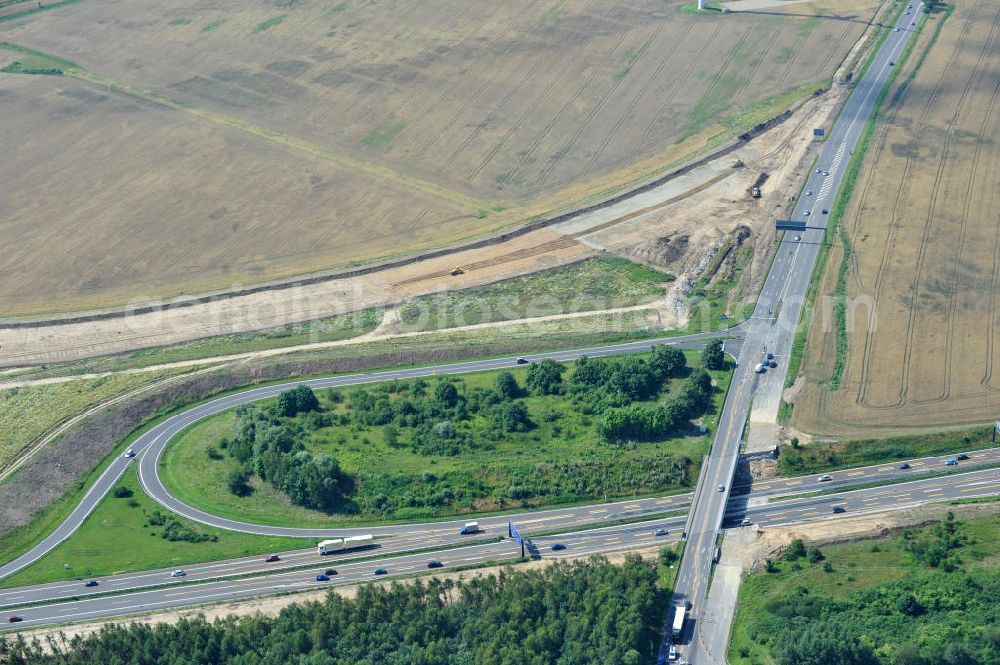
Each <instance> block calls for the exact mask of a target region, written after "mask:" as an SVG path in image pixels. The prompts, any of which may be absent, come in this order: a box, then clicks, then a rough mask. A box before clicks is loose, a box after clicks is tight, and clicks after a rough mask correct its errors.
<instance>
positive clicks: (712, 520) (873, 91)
mask: <svg viewBox="0 0 1000 665" xmlns="http://www.w3.org/2000/svg"><path fill="white" fill-rule="evenodd" d="M737 16H738V15H737ZM910 21H911V18H910V17H909V16H902V15H901V16H900V18H899V19H898V21H897V22H896V25H897V26H898V27H900V28H901V30H900V31H899V32H894V31H890V32H889V33H888V37H887V38H886V40H885V42H884V43H883V44H882V46H881V48H880V49H879V50H878V52H877V53H876V54H875V56H874V58H873V60H872V63H871V66H870V67H869V68H868V70H867V71H866V72H865V75H864V76H863V77H862V78H861V79H860V80H859V81H858V82H857V86H856V87H855V89H854V91H853V92H852V93H851V96H850V97H849V98H848V100H847V103H846V104H845V105H844V108H843V110H842V111H841V114H840V116H839V117H838V118H837V120H836V122H835V124H834V126H833V127H832V128H831V130H830V132H829V134H828V138H827V140H826V143H825V144H824V146H823V148H822V149H821V151H820V155H819V158H818V160H817V162H816V166H815V169H814V171H813V172H812V173H810V174H809V177H808V178H807V180H806V183H805V186H804V187H803V191H802V195H801V196H800V197H799V200H798V201H797V203H796V205H795V207H794V209H793V210H792V212H791V216H790V218H791V219H794V220H800V221H801V220H805V221H807V222H809V223H810V224H814V225H815V226H816V228H809V229H807V230H805V231H803V232H801V233H795V232H786V233H785V235H784V238H783V240H782V242H781V245H780V246H779V247H778V250H777V255H776V257H775V259H774V262H773V263H772V265H771V269H770V272H769V273H768V276H767V279H766V280H765V282H764V286H763V288H762V290H761V294H760V297H759V299H758V300H757V306H756V308H755V310H754V314H753V316H752V317H751V319H750V321H749V325H748V326H747V327H746V329H745V332H744V342H743V347H742V351H741V354H740V362H739V364H738V367H737V368H736V373H735V374H734V376H733V380H732V383H731V385H730V390H729V395H728V397H727V400H726V404H725V406H724V408H723V413H722V416H721V418H720V421H719V428H718V431H717V433H716V437H715V441H714V443H713V446H712V451H711V454H710V456H709V458H708V461H707V463H706V465H705V468H704V471H703V474H702V481H701V482H700V483H699V486H698V488H697V489H696V490H695V503H694V507H693V509H692V514H691V518H690V522H689V530H690V533H689V534H688V543H687V546H686V547H685V550H684V557H683V559H682V561H681V568H680V571H679V573H678V577H677V583H676V585H675V589H674V603H675V604H680V603H685V602H687V603H690V604H691V613H690V617H691V618H692V619H693V622H692V624H693V626H694V629H693V631H689V633H688V634H689V635H691V638H690V640H689V644H687V645H685V646H684V648H683V655H684V658H685V660H687V661H688V662H690V663H693V664H694V665H708V664H709V663H721V662H723V658H724V654H722V653H716V654H710V653H709V652H707V651H706V650H705V649H704V648H703V642H702V640H701V639H700V638H699V634H698V626H699V623H700V622H699V620H698V618H699V615H700V614H701V612H702V611H703V609H704V608H703V607H702V602H703V599H704V598H705V596H706V594H707V591H708V582H709V579H710V573H711V567H712V555H713V553H714V550H715V545H716V539H717V536H718V533H719V529H720V527H721V525H722V520H723V516H724V513H725V509H726V504H727V501H728V499H729V485H730V483H731V482H732V478H733V475H734V471H735V469H736V462H737V459H738V457H739V450H740V444H741V440H742V434H743V429H744V424H745V423H746V422H747V420H748V418H749V417H750V408H751V404H753V405H754V408H755V410H757V409H765V410H769V411H773V414H774V415H775V416H776V415H777V404H778V402H779V400H780V396H781V390H782V388H783V386H784V381H785V375H786V372H787V363H786V362H784V361H785V360H786V359H787V358H788V356H789V354H790V353H791V349H792V338H793V335H794V333H795V327H796V325H797V323H798V320H799V316H800V313H801V310H802V305H803V303H804V300H805V294H806V290H807V289H808V286H809V279H810V276H811V275H812V271H813V267H814V265H815V263H816V258H817V256H818V255H819V252H820V247H821V245H822V243H823V242H824V240H825V234H826V231H825V228H824V227H825V225H826V222H827V215H826V214H824V213H823V210H824V209H826V210H829V209H830V208H831V207H832V202H833V199H834V197H835V196H836V194H837V192H838V190H839V189H840V186H841V181H842V179H843V174H844V172H845V170H846V166H847V164H848V162H849V160H850V155H851V153H852V152H853V150H854V147H855V146H856V145H857V142H858V139H859V138H860V136H861V133H862V129H863V128H864V125H865V123H866V122H867V120H868V118H869V117H870V116H871V114H872V112H873V111H874V109H875V102H876V100H877V98H878V96H879V92H880V91H881V90H882V89H883V87H884V86H885V83H886V81H887V79H888V77H889V75H890V73H891V71H892V67H893V65H892V63H893V62H894V61H895V60H896V58H898V57H899V55H900V53H901V52H902V50H903V47H904V45H905V44H906V42H907V41H908V40H909V38H910V37H911V36H912V32H911V31H910V30H908V29H907V28H908V26H909V24H910ZM817 171H818V172H817ZM807 192H811V193H809V194H807ZM796 235H798V236H801V239H800V240H798V241H796V240H795V237H796ZM764 352H770V353H772V354H773V355H774V356H775V359H776V360H777V361H778V367H777V368H776V369H771V370H769V371H767V372H766V373H764V374H758V373H756V372H755V371H754V366H755V365H756V364H757V363H758V362H760V360H761V359H762V357H763V355H762V354H763V353H764ZM751 427H752V425H751ZM667 637H669V636H667ZM666 649H667V641H666V640H665V642H664V647H663V650H662V651H661V656H662V655H663V654H664V653H665V651H666ZM713 655H714V656H715V657H713Z"/></svg>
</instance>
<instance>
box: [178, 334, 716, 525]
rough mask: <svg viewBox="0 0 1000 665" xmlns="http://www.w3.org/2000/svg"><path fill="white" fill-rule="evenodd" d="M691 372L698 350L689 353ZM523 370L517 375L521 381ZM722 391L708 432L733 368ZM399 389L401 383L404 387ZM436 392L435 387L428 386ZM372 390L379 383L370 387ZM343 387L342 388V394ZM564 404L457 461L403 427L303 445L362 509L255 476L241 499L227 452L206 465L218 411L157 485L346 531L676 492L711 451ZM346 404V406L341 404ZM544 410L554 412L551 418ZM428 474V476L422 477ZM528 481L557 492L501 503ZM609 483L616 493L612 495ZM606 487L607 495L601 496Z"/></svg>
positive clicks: (536, 402) (313, 438) (222, 511)
mask: <svg viewBox="0 0 1000 665" xmlns="http://www.w3.org/2000/svg"><path fill="white" fill-rule="evenodd" d="M689 356H690V357H689V361H688V364H689V366H691V365H694V364H695V363H696V362H697V360H696V356H697V354H695V353H693V352H691V353H689ZM525 373H526V370H525V369H518V370H515V371H514V374H515V376H516V378H517V379H518V382H519V383H520V384H521V385H523V384H524V376H525ZM713 376H714V378H715V379H716V381H717V383H718V385H719V386H720V388H721V390H720V391H717V393H716V396H715V403H714V405H713V407H712V408H711V410H710V411H711V412H710V414H709V415H708V416H707V417H706V418H705V420H706V423H707V424H708V426H709V430H710V432H711V431H712V430H714V425H715V422H716V420H717V414H718V411H719V410H721V405H722V401H723V399H724V398H725V389H726V388H727V387H728V381H729V376H730V375H729V372H715V373H713ZM495 377H496V372H481V373H474V374H465V375H462V379H463V381H464V384H465V386H464V388H463V389H464V390H471V389H472V388H476V387H492V386H493V385H494V382H495ZM402 383H403V384H404V385H405V383H406V382H402ZM428 383H429V385H430V387H431V388H432V387H433V382H432V381H429V382H428ZM367 388H368V390H369V392H377V391H378V390H379V388H378V386H377V385H375V386H368V387H367ZM348 392H349V391H343V393H344V394H345V395H346V393H348ZM318 395H319V396H320V398H321V401H322V403H323V406H324V408H325V409H328V410H330V411H331V412H332V413H339V412H340V411H342V410H343V409H345V408H346V405H345V403H341V404H332V403H331V402H330V401H329V398H328V396H327V395H326V393H325V392H324V391H319V392H318ZM566 399H567V398H564V397H561V396H530V397H527V398H525V399H524V401H525V404H526V406H527V408H528V411H529V414H530V416H531V418H532V420H533V421H534V422H535V424H536V426H535V427H534V428H533V429H531V430H529V431H528V432H519V433H509V434H505V435H504V437H503V438H501V439H500V440H497V441H495V442H494V443H493V444H492V445H490V446H485V447H482V448H474V449H472V450H469V451H465V452H463V453H461V454H459V455H456V456H445V455H437V456H425V455H421V454H418V453H416V452H415V451H413V450H412V449H411V448H410V447H408V446H406V445H405V442H406V441H408V437H409V436H410V435H411V433H410V431H409V430H408V428H399V430H398V440H399V441H400V442H401V445H399V446H396V447H394V446H391V445H390V444H389V443H388V442H387V441H386V430H385V428H383V427H371V428H361V427H357V426H353V425H351V426H340V425H334V426H331V427H328V428H322V429H320V430H315V431H312V432H310V433H309V435H308V440H307V441H306V447H307V448H308V449H310V450H312V451H314V452H322V453H326V454H328V455H330V456H331V457H333V458H335V459H337V460H338V462H339V464H340V466H341V469H342V470H343V471H344V472H346V473H348V474H351V475H352V476H354V477H355V478H356V479H357V482H358V488H357V490H356V493H355V495H354V497H353V498H355V499H356V500H357V501H358V503H359V505H360V506H361V507H362V509H361V510H360V511H359V513H357V514H354V515H350V514H337V515H327V514H324V513H322V512H320V511H314V510H309V509H306V508H302V507H299V506H294V505H292V504H291V503H290V501H289V500H288V499H287V497H285V496H284V495H283V494H282V493H280V492H278V491H277V490H275V489H273V488H272V487H270V486H269V485H267V484H264V483H259V482H258V481H257V480H256V478H255V481H254V482H256V483H257V484H256V485H255V492H254V493H253V494H251V495H250V496H249V497H244V498H240V497H237V496H235V495H233V494H231V493H230V492H229V491H228V488H227V487H226V483H225V477H226V474H227V473H228V472H229V471H230V470H231V469H235V468H237V467H238V464H237V463H236V461H235V460H233V459H232V458H231V457H229V456H228V455H225V454H223V455H222V456H221V457H222V459H210V456H209V452H208V450H209V448H212V447H216V448H217V447H218V444H219V441H220V439H222V438H223V437H228V436H231V435H232V426H233V422H234V418H235V416H234V414H233V413H232V412H226V413H221V414H218V415H216V416H213V417H211V418H208V419H206V420H204V421H202V422H200V423H197V424H196V425H194V426H192V427H191V428H189V429H187V430H185V431H184V432H182V433H181V434H180V435H179V437H178V438H177V440H175V441H174V442H173V443H171V445H170V447H169V448H168V449H167V451H166V453H165V454H164V458H163V460H162V464H161V473H162V477H163V481H164V483H165V484H166V486H167V487H168V488H170V490H171V492H172V493H173V494H174V495H175V496H177V498H179V499H181V500H183V501H185V502H187V503H189V504H190V505H193V506H196V507H198V508H200V509H202V510H205V511H206V512H210V513H212V514H215V515H220V516H225V517H231V518H238V519H242V520H248V521H253V522H259V523H266V524H276V525H282V524H287V525H293V524H294V525H298V526H308V525H317V526H318V525H323V526H335V525H351V524H357V523H359V522H365V523H372V522H398V521H408V520H417V519H438V518H444V517H448V516H450V515H459V514H477V513H486V512H494V511H498V510H506V509H511V508H514V509H521V508H532V507H537V506H542V505H559V504H569V503H574V502H577V503H578V502H581V501H584V500H588V499H594V498H599V499H605V498H607V499H611V498H617V497H627V496H637V495H647V494H650V493H666V492H671V491H680V490H682V489H684V488H686V487H687V486H688V484H689V483H690V482H692V480H693V479H694V478H696V477H697V472H698V469H697V465H698V464H699V463H700V460H701V457H702V455H703V454H704V453H705V452H706V451H707V449H708V446H709V443H710V439H711V436H710V434H709V435H698V434H697V433H695V432H692V433H691V434H686V435H682V436H678V437H675V438H671V439H667V440H665V441H654V442H648V443H642V444H633V445H609V444H605V443H603V442H601V441H600V440H599V437H598V435H597V434H596V432H595V431H594V428H595V426H596V423H597V421H598V419H599V418H598V417H595V416H589V417H588V416H583V415H581V414H580V413H578V412H577V411H576V410H574V409H570V408H567V402H566ZM345 402H346V400H345ZM546 414H552V415H555V416H557V419H555V420H549V419H547V418H546ZM684 457H686V458H688V459H689V460H691V461H692V464H691V465H690V466H689V468H688V472H687V474H686V475H687V477H686V479H685V480H684V482H682V483H666V482H665V481H662V480H661V481H659V484H654V485H649V484H646V483H647V482H652V481H650V480H649V479H650V478H660V477H661V476H659V475H657V474H655V473H653V474H646V475H644V472H646V471H650V470H652V469H654V468H655V466H656V460H662V461H663V462H664V463H666V460H667V459H668V458H684ZM427 474H432V475H431V476H428V475H427ZM515 483H516V484H521V485H529V484H531V483H535V484H542V485H547V486H549V487H556V488H561V489H558V491H554V493H550V494H547V495H537V494H536V495H534V496H532V497H531V498H530V499H524V500H518V501H514V502H513V503H511V502H504V501H502V500H499V499H497V498H496V497H497V496H500V497H502V496H503V494H504V493H505V492H506V490H507V488H508V487H509V486H510V485H512V484H515ZM609 487H611V488H613V489H611V490H609V489H608V488H609ZM446 489H447V490H451V491H453V492H454V493H455V497H454V498H453V499H452V500H451V501H450V502H448V503H447V504H446V505H438V506H430V505H427V504H426V503H418V504H417V505H414V506H412V507H403V508H399V509H397V510H395V511H394V512H392V513H390V514H387V515H384V516H383V517H382V519H378V517H377V516H373V515H372V514H370V513H367V512H366V511H364V509H363V508H364V506H365V505H367V504H368V503H369V500H370V499H371V497H372V496H375V495H377V494H378V493H382V494H385V495H386V496H387V497H389V499H390V502H391V503H392V504H393V505H400V504H403V503H404V502H403V501H397V498H399V497H405V496H414V497H424V495H428V496H435V495H436V493H438V492H444V491H445V490H446ZM602 490H603V491H602Z"/></svg>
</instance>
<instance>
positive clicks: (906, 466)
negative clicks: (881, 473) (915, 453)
mask: <svg viewBox="0 0 1000 665" xmlns="http://www.w3.org/2000/svg"><path fill="white" fill-rule="evenodd" d="M909 468H910V465H909V464H907V463H906V462H903V463H902V464H900V465H899V470H900V471H906V470H907V469H909Z"/></svg>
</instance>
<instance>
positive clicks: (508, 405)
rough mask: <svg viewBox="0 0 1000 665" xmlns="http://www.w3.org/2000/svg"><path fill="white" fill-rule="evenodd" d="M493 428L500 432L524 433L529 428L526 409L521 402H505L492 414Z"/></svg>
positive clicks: (529, 422)
mask: <svg viewBox="0 0 1000 665" xmlns="http://www.w3.org/2000/svg"><path fill="white" fill-rule="evenodd" d="M493 426H494V427H496V428H497V429H498V430H500V431H501V432H526V431H528V429H529V428H530V427H531V421H530V420H529V419H528V409H527V408H525V406H524V404H523V403H521V402H505V403H503V404H500V405H499V406H497V407H496V410H495V411H494V412H493Z"/></svg>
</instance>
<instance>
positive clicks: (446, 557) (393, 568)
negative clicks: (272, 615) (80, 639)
mask: <svg viewBox="0 0 1000 665" xmlns="http://www.w3.org/2000/svg"><path fill="white" fill-rule="evenodd" d="M998 489H1000V474H998V473H997V470H996V469H992V468H991V469H983V470H978V471H970V472H966V473H958V474H951V475H947V476H943V477H935V478H926V479H923V480H915V481H910V482H905V483H902V484H898V485H892V486H886V487H876V488H868V489H860V490H854V491H846V492H842V493H836V494H832V495H827V496H818V497H804V498H790V499H786V500H776V501H774V502H773V503H761V504H760V505H758V506H756V507H751V508H749V509H745V508H743V507H742V503H741V502H740V501H738V499H737V498H736V497H734V499H733V502H734V507H732V508H731V509H730V511H729V512H728V513H727V516H726V519H727V520H728V521H731V522H732V523H734V524H739V522H740V521H741V520H742V519H743V518H744V517H748V518H749V519H751V520H752V521H753V526H752V528H754V529H758V528H764V529H766V528H768V527H773V526H779V525H786V524H798V523H803V522H810V521H818V520H825V519H830V518H834V519H836V518H837V516H836V515H833V514H832V512H831V506H833V505H837V506H842V507H843V508H844V510H845V513H844V517H851V516H854V517H856V516H858V515H862V514H874V513H878V512H883V511H886V510H890V509H892V510H899V509H904V508H908V507H913V506H918V505H921V504H925V503H930V502H937V501H943V500H947V499H958V498H975V497H980V496H990V495H994V494H996V493H997V492H998ZM786 491H787V488H786ZM685 520H686V518H685V517H684V516H683V515H681V516H674V517H665V518H660V519H653V520H649V521H643V522H641V523H634V524H626V525H613V526H607V527H602V528H593V529H587V530H578V531H575V532H569V533H561V534H558V535H547V536H536V537H530V536H529V538H530V540H531V543H532V546H533V548H534V549H535V550H536V551H537V553H538V554H539V555H543V556H544V557H545V558H551V559H558V558H565V557H576V556H582V555H587V554H594V553H600V552H603V553H607V552H613V551H618V550H627V549H636V548H641V547H649V546H652V545H666V544H670V543H673V542H676V540H677V539H678V537H679V534H680V531H681V529H682V528H683V526H684V523H685ZM518 523H519V524H523V523H524V522H518ZM547 526H548V525H546V527H547ZM657 529H665V530H666V531H667V534H666V535H663V536H656V535H655V534H654V532H655V530H657ZM487 535H494V536H497V535H506V531H505V530H501V532H500V533H497V532H496V530H491V529H487ZM555 543H560V544H563V545H564V546H565V548H566V549H565V550H560V551H558V552H557V551H553V550H552V549H551V547H552V545H553V544H555ZM439 546H440V544H439ZM519 554H520V551H519V548H518V546H517V544H516V543H515V542H514V541H512V540H501V541H494V542H487V543H479V544H474V545H464V546H459V547H454V548H452V549H441V550H438V551H435V552H433V553H412V554H402V555H396V556H388V557H387V556H385V553H384V552H383V551H382V549H381V548H379V549H375V550H369V551H362V552H355V553H352V554H350V555H348V556H349V557H350V558H347V557H343V556H330V557H320V556H319V555H317V554H315V552H310V551H302V552H293V553H288V554H285V555H283V556H282V558H283V560H284V561H283V565H285V566H289V567H291V566H294V567H295V568H296V569H294V570H282V571H278V572H274V573H272V574H255V575H254V576H251V577H241V576H239V575H240V573H239V571H238V570H233V571H232V572H231V573H229V574H230V575H231V576H230V577H229V578H228V579H226V578H224V579H219V578H220V577H223V575H224V574H225V573H224V572H223V570H220V565H221V566H225V565H229V564H230V563H232V562H222V563H221V564H204V565H196V566H191V567H189V568H187V569H186V572H187V575H188V577H187V578H186V581H187V583H183V582H184V581H182V580H178V579H177V578H171V577H170V571H168V570H159V571H149V572H145V573H138V574H134V575H120V576H114V577H108V578H102V579H101V580H100V584H99V586H97V587H94V588H89V589H88V588H85V587H83V584H82V582H62V583H57V584H53V585H44V586H39V587H24V588H21V589H10V590H7V591H4V592H2V593H0V606H2V607H5V609H4V612H5V613H6V614H7V615H8V616H9V615H17V616H20V617H22V618H23V621H22V622H21V623H18V624H16V625H10V624H0V630H19V629H25V628H34V627H39V626H45V625H52V624H61V623H67V622H74V621H92V620H100V619H107V618H111V617H115V616H122V615H127V614H135V613H140V612H150V611H154V610H162V609H168V608H176V607H185V606H192V605H199V604H206V603H215V602H220V601H230V600H236V599H241V598H252V597H256V596H262V595H268V594H274V593H283V592H298V591H308V590H318V589H323V588H325V587H328V586H334V585H340V584H356V583H358V582H366V581H371V580H373V579H378V578H379V577H381V576H376V575H375V574H374V571H375V568H377V567H381V568H384V569H385V570H386V571H387V572H386V575H385V576H386V577H393V576H412V575H414V574H418V573H422V572H434V571H431V570H429V569H428V567H427V564H428V562H429V561H431V560H437V561H440V562H441V563H442V567H441V568H439V569H435V570H436V571H441V572H447V570H448V569H449V568H454V567H457V566H465V565H482V564H483V563H485V562H488V561H502V560H510V559H512V558H514V557H516V556H518V555H519ZM359 557H371V558H370V559H369V560H365V561H357V559H358V558H359ZM352 559H353V560H352ZM240 561H241V562H243V563H251V562H254V563H256V564H258V565H259V564H260V561H261V557H255V558H253V559H244V560H240ZM272 565H274V564H272ZM328 568H334V569H335V570H336V571H337V574H336V575H331V578H332V579H331V581H329V582H320V581H317V580H316V575H317V574H318V573H321V572H323V571H325V570H326V569H328ZM135 584H142V585H144V586H145V588H144V589H142V590H139V591H133V592H130V593H117V594H114V592H116V591H122V590H123V589H128V588H129V587H130V586H132V585H135ZM42 592H47V593H45V594H44V597H45V598H48V599H49V600H53V601H54V602H51V603H50V604H44V605H36V606H33V607H24V604H27V603H37V602H43V600H42V598H43V593H42ZM109 594H114V595H109ZM88 595H89V596H90V597H87V596H88Z"/></svg>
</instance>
